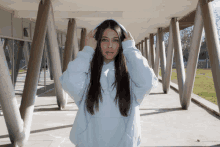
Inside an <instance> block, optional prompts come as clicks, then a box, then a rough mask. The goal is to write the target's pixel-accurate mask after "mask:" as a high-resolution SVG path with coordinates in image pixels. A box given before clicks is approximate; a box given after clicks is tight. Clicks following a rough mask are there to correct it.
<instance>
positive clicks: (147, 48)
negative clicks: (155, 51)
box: [144, 37, 149, 62]
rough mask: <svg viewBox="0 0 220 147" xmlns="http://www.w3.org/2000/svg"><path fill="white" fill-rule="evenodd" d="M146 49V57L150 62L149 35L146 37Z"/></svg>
mask: <svg viewBox="0 0 220 147" xmlns="http://www.w3.org/2000/svg"><path fill="white" fill-rule="evenodd" d="M144 50H145V57H146V59H147V61H148V62H149V40H148V39H147V37H145V38H144Z"/></svg>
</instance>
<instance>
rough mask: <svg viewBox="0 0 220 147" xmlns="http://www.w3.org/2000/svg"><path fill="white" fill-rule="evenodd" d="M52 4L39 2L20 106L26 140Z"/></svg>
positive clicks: (46, 1) (47, 0) (48, 1)
mask: <svg viewBox="0 0 220 147" xmlns="http://www.w3.org/2000/svg"><path fill="white" fill-rule="evenodd" d="M50 5H51V1H50V0H44V3H43V2H42V1H41V2H40V3H39V7H38V13H37V19H36V25H35V31H34V37H33V41H32V44H31V52H30V60H29V63H28V68H27V75H26V79H25V85H24V91H23V95H22V100H21V106H20V113H21V118H22V119H23V120H24V131H25V141H27V140H28V138H29V135H30V129H31V123H32V116H33V111H34V102H35V99H36V98H35V96H36V90H37V85H38V78H39V72H40V65H41V60H42V55H43V47H44V42H45V35H46V29H47V20H48V14H49V8H50Z"/></svg>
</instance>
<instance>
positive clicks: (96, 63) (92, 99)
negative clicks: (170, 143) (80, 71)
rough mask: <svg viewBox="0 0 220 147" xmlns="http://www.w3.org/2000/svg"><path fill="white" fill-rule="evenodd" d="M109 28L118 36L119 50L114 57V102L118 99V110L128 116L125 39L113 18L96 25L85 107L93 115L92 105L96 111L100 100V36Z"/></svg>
mask: <svg viewBox="0 0 220 147" xmlns="http://www.w3.org/2000/svg"><path fill="white" fill-rule="evenodd" d="M107 28H110V29H112V30H114V31H115V32H116V33H117V34H118V36H119V51H118V54H117V56H116V57H115V59H114V64H115V81H114V83H113V84H112V85H114V87H115V86H116V89H117V90H116V91H117V92H116V96H115V99H114V101H115V104H116V105H117V102H118V101H119V110H120V113H121V115H122V116H126V117H127V116H128V112H129V110H130V107H131V96H130V86H129V85H130V83H129V79H130V76H129V73H128V69H127V66H126V59H125V56H124V55H123V50H122V41H123V40H124V39H125V35H124V33H125V32H124V30H123V29H122V28H121V27H120V26H119V25H118V23H117V22H115V21H114V20H105V21H104V22H103V23H102V24H100V25H99V26H98V27H97V32H96V34H95V39H96V40H97V47H96V50H95V53H94V55H93V58H92V60H91V63H90V69H89V71H90V74H91V76H90V83H89V85H88V89H87V92H86V94H87V95H86V101H85V104H86V108H87V111H88V112H89V113H90V114H91V115H94V105H95V108H96V111H99V99H100V100H101V102H102V94H101V83H100V77H101V72H102V67H103V63H104V56H103V55H102V52H101V46H100V44H101V38H102V35H103V32H104V31H105V29H107Z"/></svg>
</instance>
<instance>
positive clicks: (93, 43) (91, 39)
mask: <svg viewBox="0 0 220 147" xmlns="http://www.w3.org/2000/svg"><path fill="white" fill-rule="evenodd" d="M96 31H97V29H95V30H92V31H90V32H89V34H87V36H86V40H85V46H90V47H92V48H93V49H94V50H95V49H96V45H97V41H96V40H95V38H94V37H93V36H94V35H95V33H96Z"/></svg>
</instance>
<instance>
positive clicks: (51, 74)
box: [45, 31, 54, 80]
mask: <svg viewBox="0 0 220 147" xmlns="http://www.w3.org/2000/svg"><path fill="white" fill-rule="evenodd" d="M45 43H46V52H47V61H48V62H47V63H48V68H49V70H50V79H51V80H53V79H54V78H53V71H52V61H51V54H50V52H49V51H50V50H51V49H50V44H49V40H48V31H47V33H46V37H45Z"/></svg>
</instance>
